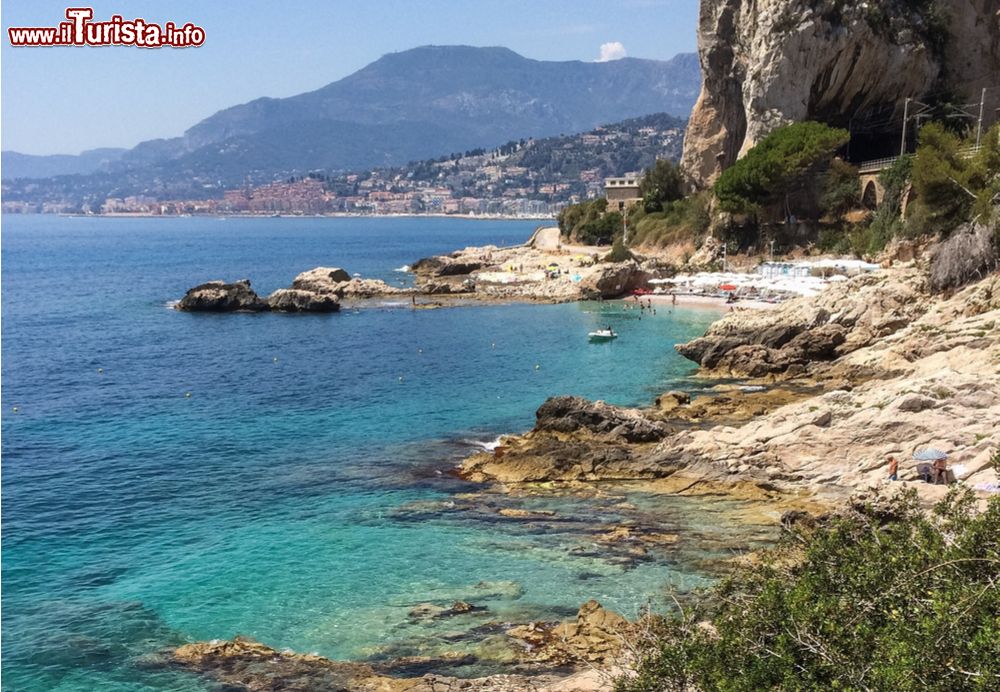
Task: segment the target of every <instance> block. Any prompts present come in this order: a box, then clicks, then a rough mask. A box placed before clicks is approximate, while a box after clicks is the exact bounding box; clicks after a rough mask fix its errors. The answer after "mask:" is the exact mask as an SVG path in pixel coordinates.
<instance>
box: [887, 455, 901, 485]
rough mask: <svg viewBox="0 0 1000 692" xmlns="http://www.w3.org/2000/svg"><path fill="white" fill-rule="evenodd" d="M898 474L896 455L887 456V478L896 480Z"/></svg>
mask: <svg viewBox="0 0 1000 692" xmlns="http://www.w3.org/2000/svg"><path fill="white" fill-rule="evenodd" d="M898 476H899V462H898V461H897V460H896V457H892V456H891V457H889V480H890V481H894V480H897V479H898Z"/></svg>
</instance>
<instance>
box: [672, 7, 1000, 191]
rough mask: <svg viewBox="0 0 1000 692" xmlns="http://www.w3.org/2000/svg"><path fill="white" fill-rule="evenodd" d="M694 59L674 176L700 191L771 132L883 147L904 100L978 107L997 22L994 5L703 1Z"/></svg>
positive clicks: (990, 71) (996, 52)
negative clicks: (823, 126) (817, 132)
mask: <svg viewBox="0 0 1000 692" xmlns="http://www.w3.org/2000/svg"><path fill="white" fill-rule="evenodd" d="M698 52H699V56H700V60H701V68H702V76H703V80H704V81H703V85H702V92H701V95H700V96H699V98H698V102H697V104H696V105H695V107H694V110H693V112H692V113H691V118H690V120H689V121H688V128H687V132H686V133H685V136H684V155H683V158H682V166H683V168H684V171H685V173H686V174H687V176H688V177H689V179H690V180H691V181H692V182H693V183H694V184H695V185H696V186H698V187H705V186H707V185H708V184H710V182H711V181H712V180H713V178H714V177H715V176H716V175H717V174H718V173H719V172H720V171H721V170H723V169H724V168H726V167H728V166H729V165H731V164H732V163H733V162H734V161H735V160H736V159H737V157H738V156H740V155H742V154H743V153H745V152H746V151H747V149H749V148H750V147H751V146H753V145H754V144H755V143H756V142H758V141H759V140H760V139H761V138H762V137H763V136H765V135H766V134H767V133H769V132H770V131H771V130H773V129H774V128H775V127H778V126H780V125H784V124H787V123H790V122H794V121H801V120H818V121H820V122H825V123H827V124H830V125H834V126H837V127H843V128H845V129H846V128H848V127H849V126H850V127H851V128H852V130H855V131H857V130H861V131H864V130H866V129H867V130H872V129H873V128H874V129H875V130H876V131H881V132H882V136H884V137H885V138H886V139H888V140H890V141H892V140H893V133H895V140H898V137H899V126H898V125H897V123H901V122H902V107H903V100H904V99H905V98H906V97H917V98H919V97H921V96H923V95H924V94H926V93H928V92H931V91H934V90H938V89H939V88H941V87H947V88H950V89H955V90H958V91H959V92H960V93H961V96H962V98H964V99H965V100H966V101H968V102H971V101H978V100H979V94H980V89H981V88H982V87H987V86H993V85H994V84H995V82H996V75H997V74H1000V20H998V17H997V6H996V2H995V0H937V1H936V2H927V3H912V2H906V1H905V0H888V1H885V2H868V3H851V2H843V1H842V0H759V1H758V2H748V1H747V0H702V2H701V9H700V15H699V23H698ZM988 96H989V97H990V99H991V102H990V103H988V104H987V111H988V112H989V111H991V110H992V109H993V108H996V106H997V105H998V104H997V103H994V102H993V99H996V98H997V95H996V93H995V92H994V93H988ZM879 128H881V130H879Z"/></svg>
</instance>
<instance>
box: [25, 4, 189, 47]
mask: <svg viewBox="0 0 1000 692" xmlns="http://www.w3.org/2000/svg"><path fill="white" fill-rule="evenodd" d="M93 18H94V10H93V9H92V8H90V7H69V8H67V9H66V19H68V20H69V21H67V22H59V26H49V27H28V26H24V27H11V28H9V29H7V36H8V37H9V38H10V44H11V45H12V46H138V47H140V48H190V47H192V46H200V45H201V44H203V43H204V42H205V30H204V29H202V28H201V27H200V26H195V25H194V24H192V23H191V22H188V23H187V24H184V25H181V26H178V25H177V24H175V23H174V22H167V23H165V24H164V25H162V26H160V25H159V24H154V23H152V22H147V21H146V20H145V19H142V18H136V19H131V20H126V19H122V17H121V15H117V14H115V15H112V16H111V19H110V20H108V21H106V22H92V21H91V19H93Z"/></svg>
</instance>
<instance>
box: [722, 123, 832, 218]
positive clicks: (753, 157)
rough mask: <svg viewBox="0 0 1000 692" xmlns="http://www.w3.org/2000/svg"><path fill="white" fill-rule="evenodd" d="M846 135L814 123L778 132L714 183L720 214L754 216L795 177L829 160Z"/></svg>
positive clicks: (758, 145)
mask: <svg viewBox="0 0 1000 692" xmlns="http://www.w3.org/2000/svg"><path fill="white" fill-rule="evenodd" d="M848 139H849V135H848V133H847V131H846V130H840V129H836V128H832V127H828V126H826V125H823V124H822V123H817V122H810V121H807V122H800V123H793V124H791V125H787V126H785V127H781V128H778V129H777V130H775V131H774V132H772V133H771V134H769V135H768V136H767V137H765V138H764V139H762V140H761V141H760V142H758V143H757V145H756V146H754V147H753V148H752V149H750V151H748V152H747V153H746V155H745V156H744V157H743V158H741V159H739V160H738V161H737V162H736V163H734V164H733V165H732V166H730V167H729V168H727V169H726V170H725V171H723V172H722V175H720V176H719V179H718V180H717V181H716V182H715V187H714V191H715V195H716V197H718V199H719V206H720V208H721V209H722V210H723V211H728V212H733V213H756V212H757V211H759V209H760V207H761V206H762V205H764V204H766V203H768V202H770V201H773V200H775V199H778V198H779V197H780V196H781V195H782V194H783V193H784V191H785V190H786V189H787V188H788V186H789V184H790V183H791V182H793V181H794V180H795V178H796V177H798V176H800V175H802V174H803V173H804V172H805V171H806V170H807V169H808V168H809V167H810V166H813V165H814V164H816V163H818V162H820V161H823V160H824V159H828V158H830V157H831V156H832V155H833V153H834V152H835V151H836V150H837V149H838V148H840V147H841V146H843V145H844V144H846V143H847V140H848Z"/></svg>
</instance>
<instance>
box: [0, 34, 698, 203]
mask: <svg viewBox="0 0 1000 692" xmlns="http://www.w3.org/2000/svg"><path fill="white" fill-rule="evenodd" d="M700 86H701V75H700V68H699V65H698V61H697V58H696V56H695V55H693V54H682V55H678V56H676V57H674V58H673V59H671V60H669V61H655V60H642V59H637V58H625V59H623V60H618V61H613V62H606V63H585V62H580V61H568V62H548V61H539V60H531V59H528V58H524V57H522V56H520V55H518V54H516V53H514V52H513V51H511V50H509V49H506V48H473V47H469V46H424V47H422V48H414V49H412V50H407V51H403V52H399V53H391V54H389V55H386V56H383V57H382V58H380V59H379V60H377V61H375V62H373V63H371V64H370V65H368V66H366V67H364V68H362V69H361V70H358V71H357V72H355V73H354V74H351V75H349V76H347V77H345V78H343V79H341V80H338V81H336V82H333V83H331V84H328V85H326V86H324V87H321V88H320V89H317V90H315V91H311V92H307V93H304V94H299V95H297V96H292V97H288V98H283V99H275V98H260V99H255V100H253V101H250V102H248V103H245V104H241V105H237V106H233V107H230V108H227V109H224V110H222V111H219V112H217V113H215V114H214V115H212V116H210V117H209V118H206V119H205V120H203V121H201V122H199V123H197V124H195V125H194V126H192V127H191V128H189V129H188V130H187V131H186V132H185V133H184V135H183V136H181V137H177V138H172V139H159V140H149V141H146V142H142V143H141V144H139V145H137V146H136V147H134V148H133V149H131V150H129V151H128V152H125V153H124V154H123V155H121V157H120V158H119V159H118V160H117V161H114V162H110V163H108V164H107V165H105V166H101V167H98V168H92V169H91V176H92V177H91V179H89V180H87V179H83V178H81V179H72V180H61V181H58V182H57V181H51V183H50V184H48V185H41V186H39V188H38V190H39V193H40V194H44V188H46V187H52V188H54V189H55V188H58V189H61V190H67V189H72V190H75V191H77V194H92V195H94V196H99V195H101V194H105V195H107V196H111V195H115V196H124V195H129V194H145V195H153V196H163V195H170V196H176V195H192V196H193V195H200V196H212V195H215V194H219V191H220V190H222V189H225V188H227V187H233V186H238V185H243V184H247V183H263V182H269V181H271V180H274V179H278V178H281V177H284V176H287V175H290V174H302V173H306V172H308V171H310V170H326V171H345V170H359V169H368V168H373V167H378V166H394V165H401V164H403V163H406V162H408V161H416V160H422V159H426V158H431V157H434V156H438V155H440V154H442V153H443V152H449V151H462V150H467V149H471V148H477V147H492V146H497V145H499V144H501V143H503V142H506V141H509V140H511V139H519V138H522V137H535V138H539V137H547V136H554V135H559V134H563V133H573V132H583V131H586V130H589V129H591V128H593V127H596V126H598V125H600V124H602V123H609V122H616V121H621V120H625V119H627V118H632V117H637V116H642V115H647V114H650V113H662V112H666V113H670V114H671V115H676V116H678V117H682V118H686V117H687V115H688V113H689V112H690V109H691V107H692V106H693V104H694V102H695V99H696V98H697V95H698V92H699V90H700ZM5 156H6V153H5ZM5 163H6V159H5ZM16 172H17V167H16V166H14V167H13V170H11V169H6V168H5V170H4V172H3V176H4V179H5V180H8V181H9V180H10V179H11V178H15V177H18V176H17V175H16Z"/></svg>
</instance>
